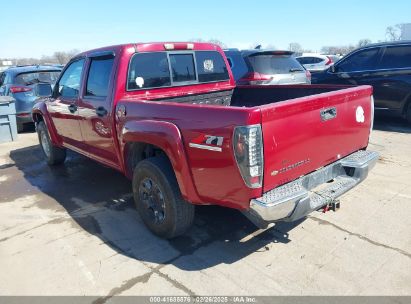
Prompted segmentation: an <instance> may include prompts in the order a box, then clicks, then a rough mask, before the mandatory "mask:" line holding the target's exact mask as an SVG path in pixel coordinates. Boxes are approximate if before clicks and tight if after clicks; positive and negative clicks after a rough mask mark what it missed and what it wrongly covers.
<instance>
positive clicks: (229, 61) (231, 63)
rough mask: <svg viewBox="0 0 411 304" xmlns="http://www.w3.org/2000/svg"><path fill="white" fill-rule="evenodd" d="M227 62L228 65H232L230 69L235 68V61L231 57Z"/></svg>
mask: <svg viewBox="0 0 411 304" xmlns="http://www.w3.org/2000/svg"><path fill="white" fill-rule="evenodd" d="M227 61H228V64H229V65H230V68H233V66H234V63H233V60H232V59H231V57H227Z"/></svg>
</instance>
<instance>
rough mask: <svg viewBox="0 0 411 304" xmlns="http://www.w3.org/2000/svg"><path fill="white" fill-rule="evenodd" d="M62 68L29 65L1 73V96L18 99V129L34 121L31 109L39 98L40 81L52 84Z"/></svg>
mask: <svg viewBox="0 0 411 304" xmlns="http://www.w3.org/2000/svg"><path fill="white" fill-rule="evenodd" d="M60 71H61V69H60V68H59V67H55V66H42V65H29V66H16V67H11V68H8V69H7V70H5V71H3V72H1V73H0V96H11V97H13V98H14V99H15V100H16V119H17V130H18V131H19V132H21V131H22V130H23V129H24V125H25V124H27V123H33V121H32V119H31V114H30V113H31V109H32V108H33V104H34V102H35V100H36V99H37V96H36V85H37V84H38V83H48V84H52V83H54V82H55V81H56V80H57V77H58V75H59V74H60Z"/></svg>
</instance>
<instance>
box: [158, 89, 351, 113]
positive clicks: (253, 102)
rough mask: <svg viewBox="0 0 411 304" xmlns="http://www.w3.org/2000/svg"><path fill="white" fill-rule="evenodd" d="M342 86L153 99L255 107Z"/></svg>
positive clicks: (254, 90)
mask: <svg viewBox="0 0 411 304" xmlns="http://www.w3.org/2000/svg"><path fill="white" fill-rule="evenodd" d="M349 87H351V86H344V85H333V86H330V85H272V86H263V85H261V86H238V87H236V88H235V89H234V90H225V91H219V92H211V93H209V92H207V93H200V94H190V95H184V96H172V97H161V98H154V99H151V100H156V101H163V102H177V103H191V104H208V105H223V106H231V107H247V108H250V107H256V106H261V105H265V104H271V103H276V102H280V101H285V100H290V99H295V98H300V97H307V96H311V95H316V94H321V93H327V92H332V91H336V90H341V89H345V88H349Z"/></svg>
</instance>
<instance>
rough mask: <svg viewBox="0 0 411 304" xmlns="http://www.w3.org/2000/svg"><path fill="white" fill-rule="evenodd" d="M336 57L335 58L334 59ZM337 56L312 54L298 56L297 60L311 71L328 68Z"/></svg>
mask: <svg viewBox="0 0 411 304" xmlns="http://www.w3.org/2000/svg"><path fill="white" fill-rule="evenodd" d="M333 58H334V59H333ZM335 58H336V56H335V57H332V56H330V55H319V54H310V55H302V56H299V57H296V58H295V59H297V61H298V62H299V63H300V64H302V65H303V67H305V68H306V69H307V70H308V71H310V72H318V71H323V70H325V69H328V68H329V67H330V65H332V64H333V63H334V60H335Z"/></svg>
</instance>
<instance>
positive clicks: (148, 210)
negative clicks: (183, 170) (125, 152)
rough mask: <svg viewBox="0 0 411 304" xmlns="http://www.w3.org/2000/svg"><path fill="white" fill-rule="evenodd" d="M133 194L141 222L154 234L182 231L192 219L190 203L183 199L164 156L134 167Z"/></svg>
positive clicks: (174, 235)
mask: <svg viewBox="0 0 411 304" xmlns="http://www.w3.org/2000/svg"><path fill="white" fill-rule="evenodd" d="M133 195H134V201H135V204H136V207H137V210H138V212H139V214H140V216H141V218H142V220H143V222H144V224H145V225H146V226H147V227H148V228H149V229H150V230H151V231H152V232H153V233H154V234H156V235H157V236H160V237H162V238H166V239H170V238H174V237H176V236H179V235H181V234H183V233H184V232H185V231H186V230H187V229H188V228H189V227H190V226H191V225H192V223H193V221H194V206H193V205H192V204H190V203H188V202H186V201H184V200H183V198H182V197H181V193H180V189H179V187H178V184H177V180H176V178H175V175H174V172H173V169H172V167H171V165H170V163H169V161H168V160H167V159H166V158H162V157H153V158H148V159H145V160H143V161H140V162H139V163H138V164H137V166H136V167H135V169H134V174H133Z"/></svg>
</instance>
